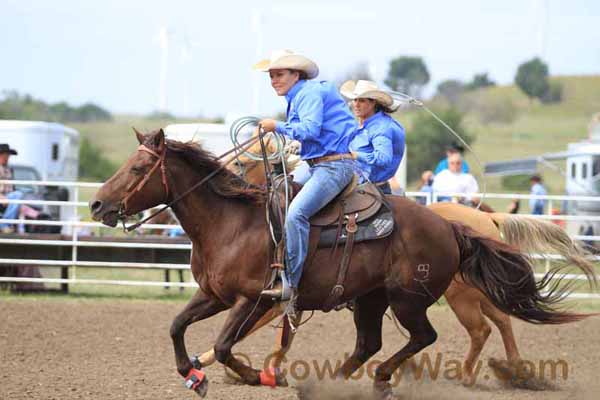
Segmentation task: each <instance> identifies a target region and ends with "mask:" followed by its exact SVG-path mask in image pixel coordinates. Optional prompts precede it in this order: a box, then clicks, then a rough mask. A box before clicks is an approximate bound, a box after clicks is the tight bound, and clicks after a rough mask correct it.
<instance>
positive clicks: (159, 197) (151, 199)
mask: <svg viewBox="0 0 600 400" xmlns="http://www.w3.org/2000/svg"><path fill="white" fill-rule="evenodd" d="M133 130H134V131H135V135H136V137H137V140H138V142H139V144H140V145H139V147H138V148H137V150H136V152H135V153H133V154H132V155H131V156H130V157H129V158H128V159H127V161H126V162H125V164H123V166H122V167H121V168H119V169H118V170H117V172H115V174H114V175H113V176H112V177H111V178H110V179H109V180H108V181H106V182H105V183H104V185H102V187H100V189H99V190H98V192H97V193H96V195H95V196H94V197H93V198H92V200H90V203H89V206H90V211H91V214H92V218H93V219H94V220H96V221H102V223H104V224H105V225H108V226H112V227H114V226H116V225H117V223H118V222H119V220H125V219H126V218H127V217H129V216H131V215H134V214H136V213H138V212H141V211H144V210H146V209H148V208H151V207H154V206H157V205H159V204H161V203H165V202H167V199H168V198H169V189H168V188H169V186H168V181H167V175H166V173H167V172H166V165H165V156H166V150H167V147H166V144H165V134H164V132H163V130H162V129H159V130H156V131H153V132H151V133H149V134H147V135H144V134H142V133H140V132H138V131H137V130H136V129H135V128H134V129H133Z"/></svg>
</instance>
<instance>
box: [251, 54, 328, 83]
mask: <svg viewBox="0 0 600 400" xmlns="http://www.w3.org/2000/svg"><path fill="white" fill-rule="evenodd" d="M254 69H256V70H259V71H263V72H268V71H270V70H272V69H293V70H297V71H303V72H304V73H306V76H307V78H308V79H312V78H315V77H316V76H317V75H319V67H318V66H317V64H315V62H314V61H312V60H310V59H308V58H306V57H304V56H303V55H300V54H296V53H294V52H293V51H291V50H277V51H274V52H272V53H271V58H269V59H265V60H262V61H259V62H257V63H256V64H254Z"/></svg>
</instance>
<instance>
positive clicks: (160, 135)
mask: <svg viewBox="0 0 600 400" xmlns="http://www.w3.org/2000/svg"><path fill="white" fill-rule="evenodd" d="M152 142H153V144H154V145H155V146H156V148H157V149H158V150H159V151H162V150H163V149H164V148H165V132H164V131H163V130H162V128H160V129H159V130H158V132H157V133H156V135H154V139H153V140H152Z"/></svg>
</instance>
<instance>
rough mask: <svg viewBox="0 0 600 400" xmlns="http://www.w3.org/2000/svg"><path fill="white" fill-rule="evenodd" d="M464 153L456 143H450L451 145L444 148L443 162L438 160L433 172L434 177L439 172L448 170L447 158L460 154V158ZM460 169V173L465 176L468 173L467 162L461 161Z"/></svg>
mask: <svg viewBox="0 0 600 400" xmlns="http://www.w3.org/2000/svg"><path fill="white" fill-rule="evenodd" d="M464 151H465V149H464V148H463V147H462V146H461V145H459V144H458V143H452V144H451V145H449V146H447V147H446V158H444V159H443V160H440V162H439V163H438V165H437V166H436V167H435V170H434V171H433V173H434V175H437V174H439V173H440V172H442V171H443V170H445V169H448V158H450V156H452V155H453V154H460V155H461V156H462V154H463V153H464ZM461 168H462V172H464V173H465V174H468V173H469V164H467V162H466V161H465V160H463V162H462V167H461Z"/></svg>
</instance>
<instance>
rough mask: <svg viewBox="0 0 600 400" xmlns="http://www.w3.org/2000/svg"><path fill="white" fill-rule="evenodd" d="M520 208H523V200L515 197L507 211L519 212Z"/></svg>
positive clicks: (510, 212) (511, 212)
mask: <svg viewBox="0 0 600 400" xmlns="http://www.w3.org/2000/svg"><path fill="white" fill-rule="evenodd" d="M519 208H521V202H520V201H519V200H518V199H513V200H511V201H510V204H509V205H508V208H507V209H506V212H507V213H509V214H518V213H519Z"/></svg>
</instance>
